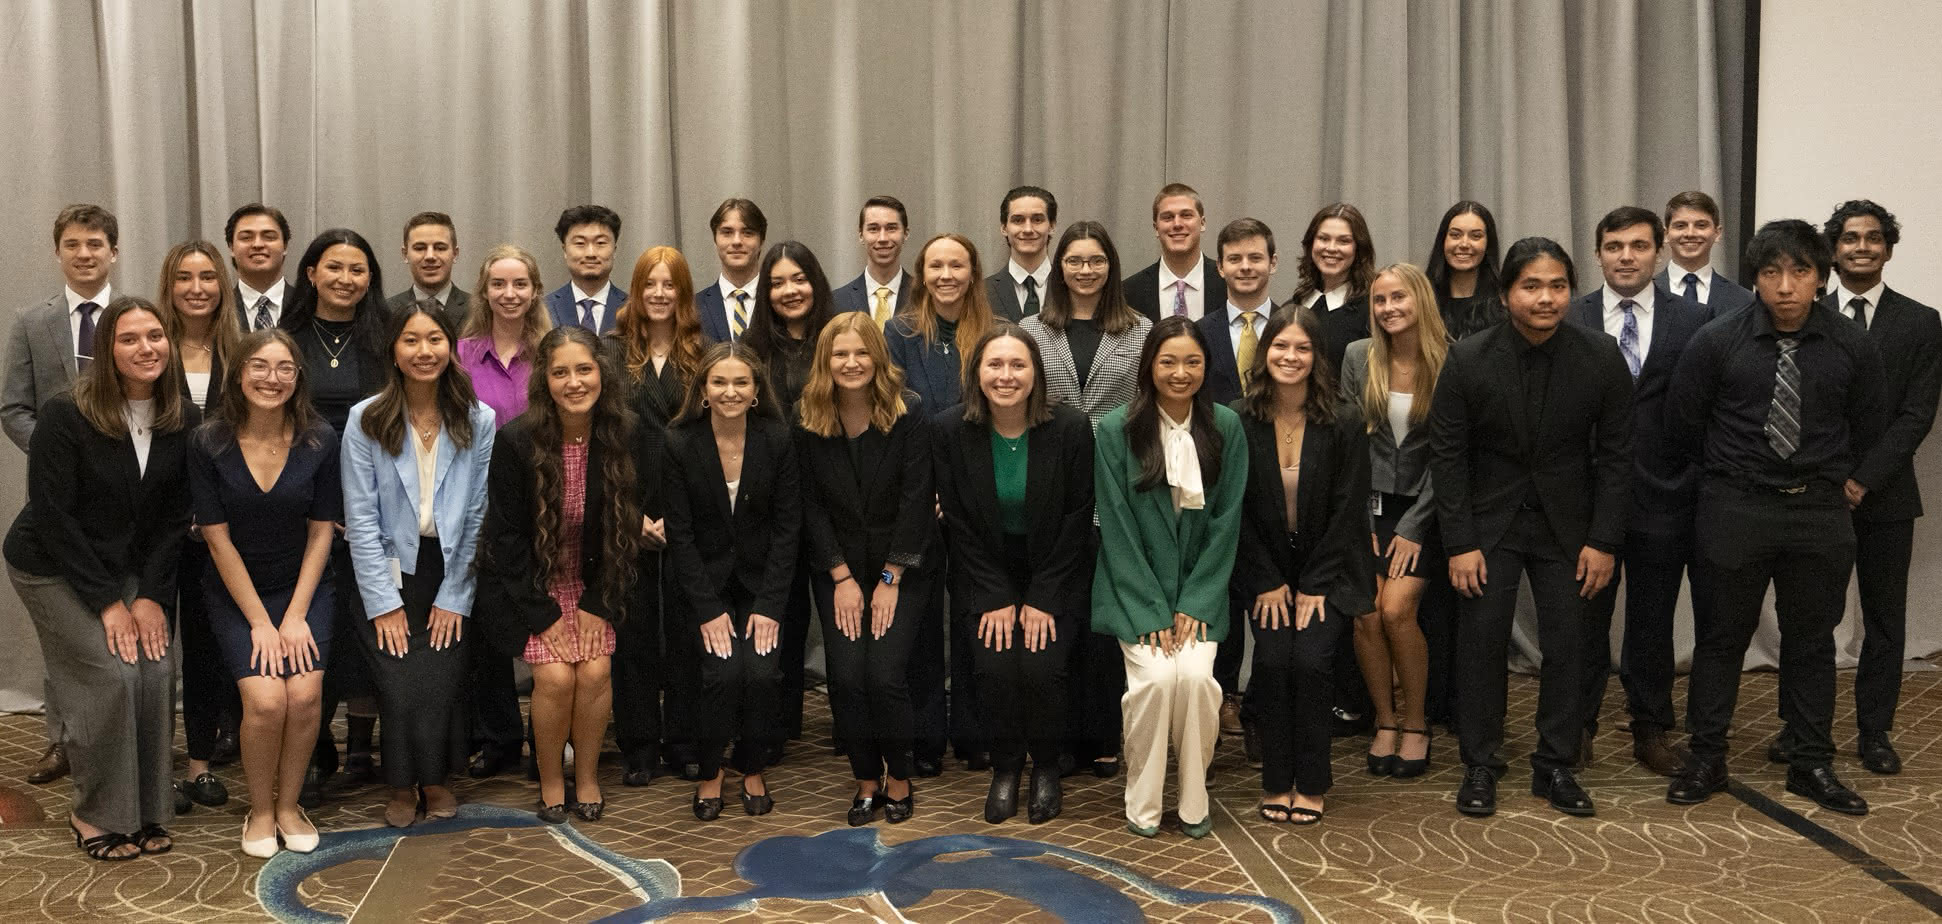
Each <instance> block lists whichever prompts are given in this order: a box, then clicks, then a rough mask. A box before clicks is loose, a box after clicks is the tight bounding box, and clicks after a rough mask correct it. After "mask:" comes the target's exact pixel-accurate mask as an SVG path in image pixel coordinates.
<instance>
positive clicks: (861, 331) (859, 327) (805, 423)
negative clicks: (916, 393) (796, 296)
mask: <svg viewBox="0 0 1942 924" xmlns="http://www.w3.org/2000/svg"><path fill="white" fill-rule="evenodd" d="M841 334H855V335H857V336H858V337H860V338H862V339H863V351H864V352H866V353H868V354H870V367H871V368H872V369H873V370H875V371H874V372H872V373H871V377H870V378H871V381H870V426H872V427H875V428H877V430H879V431H881V432H883V433H889V432H890V428H891V427H892V426H895V425H896V423H897V418H899V417H902V416H904V411H906V410H908V407H907V406H906V405H905V404H904V371H903V370H902V369H899V368H897V364H896V363H893V362H891V361H890V347H889V345H888V344H887V343H885V342H884V339H883V331H882V330H880V329H878V327H877V322H876V321H874V320H872V319H871V317H870V315H869V314H868V313H866V312H862V311H846V312H844V313H842V314H839V315H837V316H836V317H833V318H830V319H829V323H828V324H825V325H823V332H822V333H821V334H819V335H817V337H816V353H815V355H814V356H812V357H811V358H810V360H809V382H808V384H805V385H804V386H803V387H802V397H801V398H799V399H797V401H796V414H797V415H798V416H799V417H801V419H802V428H803V429H804V430H808V431H809V432H811V433H814V434H816V435H817V436H838V435H841V434H842V432H843V421H842V420H841V419H840V418H839V417H838V415H837V413H836V376H835V375H833V374H832V373H831V372H830V371H829V353H830V350H832V349H834V348H835V346H836V338H837V337H838V336H839V335H841Z"/></svg>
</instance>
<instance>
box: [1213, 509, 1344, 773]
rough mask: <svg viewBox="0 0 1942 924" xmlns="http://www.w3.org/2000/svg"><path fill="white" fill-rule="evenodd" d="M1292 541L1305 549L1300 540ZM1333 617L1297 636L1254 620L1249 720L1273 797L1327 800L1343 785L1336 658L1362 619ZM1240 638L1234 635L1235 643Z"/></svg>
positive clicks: (1289, 628) (1291, 581)
mask: <svg viewBox="0 0 1942 924" xmlns="http://www.w3.org/2000/svg"><path fill="white" fill-rule="evenodd" d="M1289 541H1291V542H1299V540H1298V539H1296V538H1295V537H1292V536H1291V537H1290V539H1289ZM1301 552H1305V550H1298V554H1297V559H1296V561H1297V563H1296V565H1295V571H1296V572H1297V573H1296V574H1289V575H1285V576H1286V577H1287V579H1288V586H1289V587H1294V586H1296V582H1297V580H1298V575H1299V572H1300V569H1301V565H1300V560H1301V558H1302V557H1304V556H1303V555H1302V554H1300V553H1301ZM1325 612H1326V616H1327V618H1325V619H1320V620H1314V621H1310V622H1309V623H1308V627H1307V628H1305V629H1296V628H1295V627H1294V625H1293V623H1292V621H1291V622H1290V623H1289V624H1288V625H1285V626H1282V627H1280V628H1278V629H1263V628H1261V627H1260V626H1259V625H1256V624H1255V623H1254V622H1253V620H1252V619H1251V618H1248V619H1247V626H1248V631H1249V632H1251V633H1253V635H1254V673H1253V682H1251V683H1249V684H1248V690H1247V695H1248V703H1249V713H1250V715H1251V717H1252V718H1253V720H1254V722H1255V723H1256V725H1255V731H1256V732H1257V735H1258V738H1259V740H1260V742H1261V791H1262V792H1265V793H1268V794H1269V795H1278V794H1280V793H1284V792H1288V791H1290V790H1293V791H1295V792H1299V793H1301V794H1302V795H1304V796H1321V795H1326V794H1327V793H1328V790H1329V787H1331V786H1333V785H1334V783H1335V776H1334V772H1333V770H1332V769H1331V767H1330V765H1329V732H1330V727H1331V725H1332V720H1333V718H1334V716H1333V714H1332V712H1331V709H1330V707H1332V706H1334V705H1335V676H1334V675H1335V651H1336V648H1337V646H1338V644H1339V643H1340V642H1341V637H1342V636H1343V635H1346V634H1348V631H1347V630H1348V626H1349V625H1350V624H1351V623H1352V622H1353V621H1354V619H1355V615H1356V614H1352V613H1342V612H1340V611H1338V610H1335V609H1334V608H1332V607H1331V608H1328V609H1327V610H1326V611H1325ZM1290 615H1291V616H1292V614H1290ZM1239 635H1240V633H1238V632H1235V631H1232V630H1229V632H1228V636H1227V638H1228V641H1230V642H1231V641H1233V640H1235V639H1236V638H1237V637H1239Z"/></svg>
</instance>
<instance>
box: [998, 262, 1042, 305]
mask: <svg viewBox="0 0 1942 924" xmlns="http://www.w3.org/2000/svg"><path fill="white" fill-rule="evenodd" d="M1005 262H1006V263H1007V269H1009V270H1011V281H1013V282H1015V283H1018V284H1019V285H1021V286H1022V285H1024V284H1025V277H1027V276H1030V277H1032V278H1033V279H1036V280H1038V290H1039V291H1040V292H1044V291H1045V282H1046V280H1048V279H1051V278H1052V258H1051V257H1046V258H1045V259H1044V260H1041V261H1039V264H1038V269H1037V270H1036V271H1034V272H1030V273H1028V272H1025V268H1024V267H1022V266H1019V265H1018V261H1017V260H1007V261H1005ZM1041 297H1042V296H1041Z"/></svg>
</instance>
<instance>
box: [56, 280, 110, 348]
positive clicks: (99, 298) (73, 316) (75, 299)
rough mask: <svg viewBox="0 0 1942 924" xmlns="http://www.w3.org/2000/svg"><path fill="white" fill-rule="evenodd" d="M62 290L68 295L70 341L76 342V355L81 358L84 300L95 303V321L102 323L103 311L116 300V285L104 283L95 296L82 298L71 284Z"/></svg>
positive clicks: (68, 333)
mask: <svg viewBox="0 0 1942 924" xmlns="http://www.w3.org/2000/svg"><path fill="white" fill-rule="evenodd" d="M61 292H62V293H63V294H65V295H66V296H67V336H68V342H70V343H72V344H74V357H75V358H76V359H80V358H81V348H82V344H81V303H83V302H93V303H94V322H95V323H96V324H100V323H101V313H102V312H103V311H104V310H106V309H107V307H108V303H109V302H110V301H113V300H114V297H115V293H114V287H113V286H109V285H103V286H102V287H101V291H99V292H96V293H94V297H93V298H82V297H81V294H80V293H79V292H76V291H74V289H73V287H71V286H62V287H61ZM88 346H89V347H92V346H93V344H88ZM77 365H78V364H77Z"/></svg>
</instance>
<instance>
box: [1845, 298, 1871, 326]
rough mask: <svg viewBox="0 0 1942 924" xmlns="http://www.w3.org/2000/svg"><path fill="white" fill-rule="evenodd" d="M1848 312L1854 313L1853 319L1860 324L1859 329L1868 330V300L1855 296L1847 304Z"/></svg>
mask: <svg viewBox="0 0 1942 924" xmlns="http://www.w3.org/2000/svg"><path fill="white" fill-rule="evenodd" d="M1848 310H1849V311H1852V312H1854V319H1855V320H1856V321H1860V322H1861V329H1862V330H1867V329H1868V300H1867V299H1865V298H1862V297H1861V296H1859V295H1857V296H1855V297H1854V298H1853V299H1851V300H1850V301H1849V302H1848Z"/></svg>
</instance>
